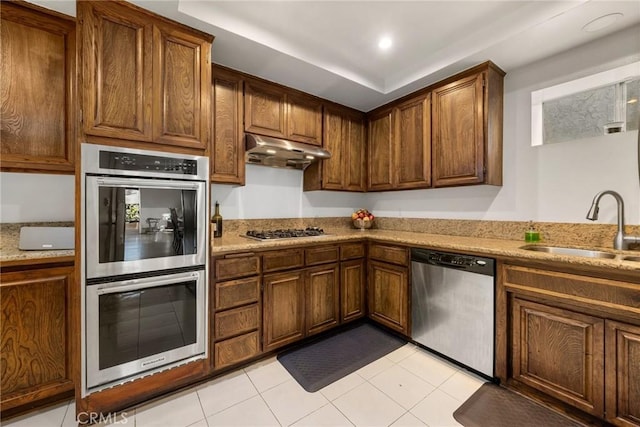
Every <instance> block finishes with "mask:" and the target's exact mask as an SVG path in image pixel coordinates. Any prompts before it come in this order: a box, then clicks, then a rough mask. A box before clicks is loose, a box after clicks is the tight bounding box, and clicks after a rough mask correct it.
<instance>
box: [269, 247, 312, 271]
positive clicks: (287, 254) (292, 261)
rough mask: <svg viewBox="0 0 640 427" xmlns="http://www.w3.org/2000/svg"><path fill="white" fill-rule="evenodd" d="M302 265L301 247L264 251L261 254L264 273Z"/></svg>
mask: <svg viewBox="0 0 640 427" xmlns="http://www.w3.org/2000/svg"><path fill="white" fill-rule="evenodd" d="M303 265H304V251H303V250H302V249H288V250H285V251H273V252H266V253H265V254H264V255H262V268H263V271H264V272H265V273H266V272H269V271H278V270H286V269H288V268H296V267H302V266H303Z"/></svg>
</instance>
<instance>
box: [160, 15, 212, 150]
mask: <svg viewBox="0 0 640 427" xmlns="http://www.w3.org/2000/svg"><path fill="white" fill-rule="evenodd" d="M153 46H154V49H155V53H154V60H155V61H156V62H157V65H156V66H155V67H154V68H155V71H156V73H157V75H156V76H155V78H154V82H155V84H156V87H155V88H154V99H155V102H154V111H153V115H154V117H153V123H154V135H153V139H154V141H155V142H159V143H162V144H168V145H176V146H182V147H192V148H197V149H202V150H204V149H205V148H206V146H207V144H208V137H209V123H210V120H209V105H210V104H209V102H210V101H209V98H210V93H211V67H210V65H209V51H210V48H211V43H210V42H208V41H206V40H202V39H201V38H199V37H195V36H193V35H191V34H188V33H187V32H185V31H181V30H180V29H178V28H176V27H174V26H172V25H169V24H165V23H157V24H156V25H155V27H154V31H153Z"/></svg>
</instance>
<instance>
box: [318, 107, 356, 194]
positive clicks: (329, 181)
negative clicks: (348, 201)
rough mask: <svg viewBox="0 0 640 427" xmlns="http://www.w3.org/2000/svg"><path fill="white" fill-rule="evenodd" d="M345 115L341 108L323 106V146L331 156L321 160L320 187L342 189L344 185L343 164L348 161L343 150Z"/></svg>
mask: <svg viewBox="0 0 640 427" xmlns="http://www.w3.org/2000/svg"><path fill="white" fill-rule="evenodd" d="M345 121H346V120H345V117H344V114H343V113H342V110H341V109H338V108H336V107H332V106H325V109H324V148H325V149H327V151H329V152H330V153H331V158H330V159H327V160H322V161H321V167H322V177H321V179H322V189H325V190H342V189H344V186H345V175H344V169H345V166H346V165H348V163H349V153H348V151H347V150H345V145H346V143H347V141H345V134H346V128H347V127H348V125H347V123H345Z"/></svg>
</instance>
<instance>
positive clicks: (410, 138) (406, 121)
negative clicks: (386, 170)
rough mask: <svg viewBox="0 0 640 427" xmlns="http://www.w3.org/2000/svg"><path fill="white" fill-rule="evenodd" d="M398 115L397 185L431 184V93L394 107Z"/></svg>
mask: <svg viewBox="0 0 640 427" xmlns="http://www.w3.org/2000/svg"><path fill="white" fill-rule="evenodd" d="M394 114H395V117H396V123H395V125H396V129H395V147H394V149H395V151H394V158H393V160H394V165H395V167H394V171H395V174H396V175H395V183H394V184H395V188H399V189H407V188H426V187H429V186H430V185H431V94H430V93H429V94H426V95H423V96H421V97H419V98H417V99H412V100H409V101H407V102H405V103H403V104H400V105H399V106H398V107H396V108H395V109H394Z"/></svg>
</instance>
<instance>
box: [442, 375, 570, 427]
mask: <svg viewBox="0 0 640 427" xmlns="http://www.w3.org/2000/svg"><path fill="white" fill-rule="evenodd" d="M453 418H455V419H456V421H458V422H459V423H460V424H462V425H463V426H465V427H513V426H518V427H543V426H554V427H578V426H582V425H583V424H580V423H578V422H576V421H573V420H570V419H569V418H567V417H565V416H564V415H561V414H560V413H558V412H555V411H553V410H551V409H549V408H547V407H545V406H542V405H540V404H538V403H536V402H534V401H532V400H529V399H527V398H526V397H524V396H521V395H519V394H517V393H514V392H512V391H510V390H507V389H505V388H503V387H499V386H497V385H495V384H491V383H485V384H483V385H482V386H481V387H480V388H479V389H478V390H476V392H475V393H474V394H473V395H472V396H471V397H470V398H469V399H467V401H466V402H464V403H463V404H462V406H460V407H459V408H458V409H456V411H455V412H454V413H453Z"/></svg>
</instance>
